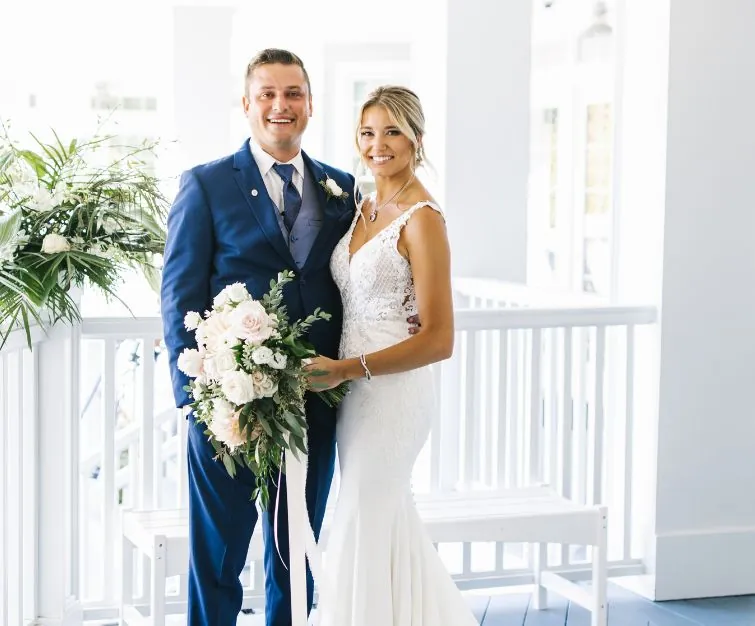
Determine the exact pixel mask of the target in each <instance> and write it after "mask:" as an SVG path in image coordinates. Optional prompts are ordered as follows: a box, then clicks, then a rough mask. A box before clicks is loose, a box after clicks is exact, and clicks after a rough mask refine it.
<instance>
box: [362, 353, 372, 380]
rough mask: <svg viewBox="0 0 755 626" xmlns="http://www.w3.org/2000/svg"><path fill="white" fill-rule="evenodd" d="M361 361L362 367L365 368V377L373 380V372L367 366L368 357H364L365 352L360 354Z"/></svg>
mask: <svg viewBox="0 0 755 626" xmlns="http://www.w3.org/2000/svg"><path fill="white" fill-rule="evenodd" d="M359 362H360V363H361V364H362V368H363V369H364V377H365V378H366V379H367V380H372V372H370V368H369V367H367V359H366V358H365V357H364V353H362V354H360V355H359Z"/></svg>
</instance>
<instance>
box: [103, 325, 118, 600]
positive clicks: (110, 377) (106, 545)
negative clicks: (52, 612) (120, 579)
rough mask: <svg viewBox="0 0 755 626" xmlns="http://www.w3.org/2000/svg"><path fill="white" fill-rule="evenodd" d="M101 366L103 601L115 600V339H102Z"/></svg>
mask: <svg viewBox="0 0 755 626" xmlns="http://www.w3.org/2000/svg"><path fill="white" fill-rule="evenodd" d="M104 358H105V363H104V374H103V383H102V401H103V411H102V425H101V426H102V428H101V434H102V439H101V450H102V456H101V457H100V458H101V474H100V475H101V476H102V485H103V490H102V502H101V506H102V523H103V545H102V584H103V596H104V598H103V599H104V600H106V601H108V600H111V601H112V600H114V599H115V585H114V582H115V581H114V576H113V572H114V571H115V564H114V550H115V545H116V544H115V522H116V516H115V507H116V491H115V472H116V468H117V466H116V458H115V454H116V453H115V421H116V394H115V339H110V338H108V339H105V354H104Z"/></svg>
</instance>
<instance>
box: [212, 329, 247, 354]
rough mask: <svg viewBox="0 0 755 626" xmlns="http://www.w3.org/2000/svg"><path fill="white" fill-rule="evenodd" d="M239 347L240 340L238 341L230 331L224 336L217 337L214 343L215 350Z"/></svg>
mask: <svg viewBox="0 0 755 626" xmlns="http://www.w3.org/2000/svg"><path fill="white" fill-rule="evenodd" d="M240 345H241V339H239V338H238V337H237V336H236V335H235V334H234V333H233V331H232V330H228V331H227V332H225V333H224V334H222V335H220V337H218V339H217V341H216V342H215V346H216V349H218V350H219V349H220V348H235V347H236V346H240Z"/></svg>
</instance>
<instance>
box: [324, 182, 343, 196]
mask: <svg viewBox="0 0 755 626" xmlns="http://www.w3.org/2000/svg"><path fill="white" fill-rule="evenodd" d="M325 186H326V187H327V188H328V190H329V191H330V193H332V194H333V195H334V196H340V195H341V194H342V193H343V189H341V188H340V187H339V186H338V183H337V182H336V181H334V180H333V179H332V178H328V180H327V181H326V182H325Z"/></svg>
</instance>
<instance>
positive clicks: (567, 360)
mask: <svg viewBox="0 0 755 626" xmlns="http://www.w3.org/2000/svg"><path fill="white" fill-rule="evenodd" d="M573 334H574V332H573V329H572V328H569V327H566V328H564V358H563V368H564V378H563V416H562V419H563V421H562V426H561V431H562V437H561V446H562V447H561V475H562V478H561V485H562V490H563V492H562V493H563V496H564V497H565V498H571V497H572V492H573V480H574V479H573V476H572V471H573V462H574V460H573V457H572V442H573V441H574V399H573V390H572V384H573V379H572V369H573V366H574V355H573V353H572V337H573ZM570 563H571V555H570V552H569V546H568V545H565V544H564V545H562V546H561V564H562V565H569V564H570Z"/></svg>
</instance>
